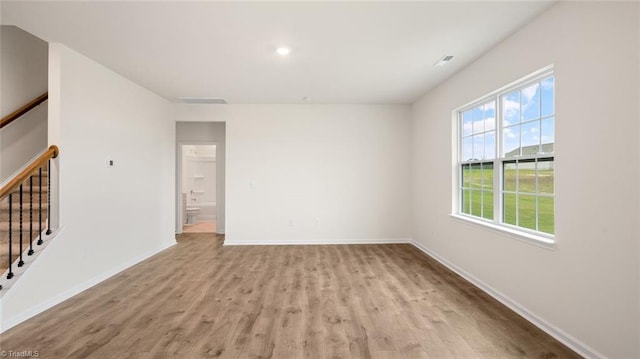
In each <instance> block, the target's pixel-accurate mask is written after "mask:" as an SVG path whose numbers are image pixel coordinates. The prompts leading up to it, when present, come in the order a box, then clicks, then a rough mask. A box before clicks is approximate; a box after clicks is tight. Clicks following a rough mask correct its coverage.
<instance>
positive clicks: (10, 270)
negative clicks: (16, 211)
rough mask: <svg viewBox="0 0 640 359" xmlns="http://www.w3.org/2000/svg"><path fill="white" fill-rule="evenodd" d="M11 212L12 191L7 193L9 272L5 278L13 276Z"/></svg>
mask: <svg viewBox="0 0 640 359" xmlns="http://www.w3.org/2000/svg"><path fill="white" fill-rule="evenodd" d="M12 212H13V193H10V194H9V273H8V274H7V279H11V278H13V258H12V257H13V243H12V242H13V233H12V231H13V226H12V224H11V222H12V221H11V219H12Z"/></svg>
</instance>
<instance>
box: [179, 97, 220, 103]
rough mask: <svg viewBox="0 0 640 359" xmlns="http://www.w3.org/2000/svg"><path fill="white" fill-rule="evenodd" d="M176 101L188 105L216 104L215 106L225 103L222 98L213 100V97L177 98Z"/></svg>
mask: <svg viewBox="0 0 640 359" xmlns="http://www.w3.org/2000/svg"><path fill="white" fill-rule="evenodd" d="M178 101H179V102H182V103H190V104H216V105H226V104H227V101H225V100H224V99H223V98H214V97H178Z"/></svg>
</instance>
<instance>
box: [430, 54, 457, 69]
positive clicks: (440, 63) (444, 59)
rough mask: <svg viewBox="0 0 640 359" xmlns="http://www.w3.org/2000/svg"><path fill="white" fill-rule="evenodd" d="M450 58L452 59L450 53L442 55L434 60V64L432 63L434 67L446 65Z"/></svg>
mask: <svg viewBox="0 0 640 359" xmlns="http://www.w3.org/2000/svg"><path fill="white" fill-rule="evenodd" d="M451 59H453V56H452V55H445V56H442V57H441V58H440V59H439V60H438V61H436V63H435V64H433V66H434V67H440V66H444V65H446V64H447V63H448V62H449V61H451Z"/></svg>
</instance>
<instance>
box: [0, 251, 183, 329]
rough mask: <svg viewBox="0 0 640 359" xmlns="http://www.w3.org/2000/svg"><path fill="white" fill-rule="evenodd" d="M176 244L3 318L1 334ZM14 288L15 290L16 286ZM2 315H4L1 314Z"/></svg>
mask: <svg viewBox="0 0 640 359" xmlns="http://www.w3.org/2000/svg"><path fill="white" fill-rule="evenodd" d="M175 244H176V242H175V241H172V242H168V243H165V244H163V245H162V246H160V247H159V248H156V249H154V250H150V251H148V252H145V253H143V254H141V255H139V256H136V257H134V258H132V259H130V260H128V261H127V262H124V263H122V264H120V265H118V266H116V267H113V268H111V269H110V270H108V271H106V272H104V273H102V274H99V275H97V276H95V277H93V278H91V279H89V280H87V281H85V282H83V283H80V284H78V285H76V286H74V287H72V288H70V289H67V290H66V291H64V292H62V293H60V294H58V295H56V296H54V297H52V298H49V299H48V300H45V301H44V302H42V303H40V304H37V305H35V306H33V307H32V308H30V309H27V310H25V311H23V312H21V313H18V314H16V315H13V316H12V317H10V318H7V319H4V318H5V317H2V318H3V320H2V322H1V323H0V333H4V332H6V331H7V330H9V329H11V328H13V327H14V326H16V325H18V324H20V323H22V322H24V321H25V320H27V319H30V318H32V317H34V316H36V315H38V314H40V313H42V312H44V311H45V310H47V309H49V308H51V307H53V306H55V305H57V304H59V303H61V302H63V301H65V300H67V299H69V298H71V297H73V296H75V295H77V294H79V293H81V292H83V291H85V290H87V289H89V288H91V287H93V286H95V285H96V284H99V283H101V282H103V281H105V280H107V279H109V278H110V277H112V276H114V275H116V274H118V273H120V272H122V271H124V270H125V269H127V268H129V267H132V266H134V265H136V264H138V263H140V262H142V261H144V260H145V259H147V258H149V257H151V256H153V255H155V254H157V253H160V252H162V251H164V250H165V249H167V248H169V247H171V246H173V245H175ZM18 283H20V282H17V283H16V284H18ZM14 288H15V286H14ZM10 294H11V292H7V295H10ZM5 298H6V296H5V297H3V298H2V300H0V308H2V307H3V305H2V301H3V300H6V299H5ZM0 314H4V313H0Z"/></svg>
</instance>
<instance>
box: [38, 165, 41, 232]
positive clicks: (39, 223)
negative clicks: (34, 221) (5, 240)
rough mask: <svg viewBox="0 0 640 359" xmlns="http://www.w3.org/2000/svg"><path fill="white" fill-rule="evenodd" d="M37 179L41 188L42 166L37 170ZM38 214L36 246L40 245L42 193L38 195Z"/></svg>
mask: <svg viewBox="0 0 640 359" xmlns="http://www.w3.org/2000/svg"><path fill="white" fill-rule="evenodd" d="M38 179H39V181H40V188H42V166H40V168H39V169H38ZM38 210H39V211H38V212H39V219H40V220H39V221H38V245H41V244H42V191H40V193H39V194H38Z"/></svg>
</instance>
